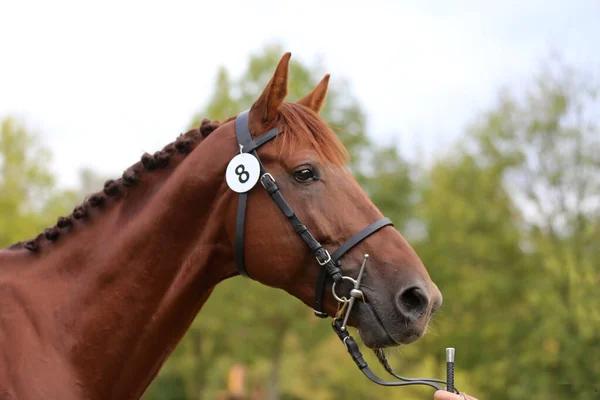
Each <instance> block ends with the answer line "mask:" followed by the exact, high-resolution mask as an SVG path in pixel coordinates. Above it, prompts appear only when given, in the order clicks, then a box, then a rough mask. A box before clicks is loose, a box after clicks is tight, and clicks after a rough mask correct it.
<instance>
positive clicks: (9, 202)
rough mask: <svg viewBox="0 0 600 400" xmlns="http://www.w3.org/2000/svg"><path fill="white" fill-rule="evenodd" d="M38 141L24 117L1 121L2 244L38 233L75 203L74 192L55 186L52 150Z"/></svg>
mask: <svg viewBox="0 0 600 400" xmlns="http://www.w3.org/2000/svg"><path fill="white" fill-rule="evenodd" d="M38 142H39V139H38V137H37V135H35V134H34V133H31V132H29V131H28V130H27V129H26V128H25V126H24V125H23V123H21V122H20V121H18V120H16V119H13V118H5V119H3V120H2V121H1V122H0V215H2V218H1V219H0V248H2V247H5V246H8V245H10V244H13V243H15V242H17V241H21V240H24V239H26V238H31V237H34V236H35V235H37V234H38V233H40V232H41V231H42V229H43V228H45V227H46V226H49V225H51V224H52V223H53V222H54V218H56V215H58V214H60V213H62V212H64V211H65V210H66V209H67V207H69V206H71V205H72V204H74V193H73V192H58V191H56V190H55V189H54V178H53V176H52V174H51V173H50V172H49V162H50V153H49V152H48V150H47V149H45V148H44V147H42V146H40V145H39V144H38Z"/></svg>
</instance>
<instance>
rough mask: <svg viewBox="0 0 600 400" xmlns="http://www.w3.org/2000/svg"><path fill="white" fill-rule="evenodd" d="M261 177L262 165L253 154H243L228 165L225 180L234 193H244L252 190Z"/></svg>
mask: <svg viewBox="0 0 600 400" xmlns="http://www.w3.org/2000/svg"><path fill="white" fill-rule="evenodd" d="M259 177H260V165H259V164H258V160H257V159H256V157H254V156H253V155H252V154H248V153H242V154H238V155H237V156H235V157H233V159H232V160H231V161H229V164H228V165H227V171H226V172H225V179H226V180H227V186H229V187H230V188H231V190H233V191H234V192H237V193H244V192H247V191H248V190H250V189H252V188H253V187H254V185H256V182H258V178H259Z"/></svg>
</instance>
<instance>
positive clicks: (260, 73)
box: [0, 46, 600, 400]
mask: <svg viewBox="0 0 600 400" xmlns="http://www.w3.org/2000/svg"><path fill="white" fill-rule="evenodd" d="M281 54H283V50H282V48H280V47H278V46H269V47H266V48H264V49H263V50H262V51H261V52H259V53H257V54H254V55H252V56H251V57H250V60H249V62H248V66H247V68H246V70H245V72H244V73H243V74H242V75H241V76H239V77H232V76H231V74H230V73H229V72H228V71H227V70H226V69H224V68H222V69H220V70H219V71H218V73H217V79H216V80H215V88H214V92H213V93H212V96H211V98H210V101H209V102H208V104H206V105H205V106H204V107H203V108H202V110H201V112H199V113H198V115H197V116H195V117H194V118H193V120H192V122H191V126H197V125H198V124H199V121H200V120H201V118H203V117H208V118H210V119H224V118H227V117H229V116H231V115H234V114H236V113H238V112H239V111H241V110H244V109H246V108H249V107H250V106H251V104H252V102H253V100H254V99H255V98H256V97H257V96H258V94H259V93H260V90H261V89H262V88H263V87H264V85H265V84H266V82H267V80H268V79H269V78H270V76H271V74H272V71H273V69H274V67H275V65H276V63H277V61H278V60H279V58H280V56H281ZM290 72H291V81H290V88H289V89H290V95H289V100H290V101H294V100H297V99H298V98H300V97H301V96H303V95H305V94H306V93H308V92H309V91H310V90H312V88H313V87H314V86H315V84H316V83H317V82H318V80H319V79H321V77H322V76H323V75H324V72H325V71H324V68H323V66H321V65H305V64H302V63H300V62H298V61H292V64H291V71H290ZM597 89H598V86H597V83H596V82H595V81H594V80H593V78H592V77H590V76H588V75H586V71H575V70H572V69H570V68H569V67H568V66H565V65H563V64H562V63H561V62H560V61H557V60H551V62H549V63H547V66H546V67H545V69H543V70H541V71H540V73H539V75H538V76H537V77H536V79H534V80H532V81H531V82H530V83H529V85H528V86H527V87H525V88H519V89H518V90H508V89H507V90H503V91H501V92H500V93H499V96H498V101H497V102H496V105H495V106H494V107H493V108H491V109H489V110H487V111H486V112H484V113H482V114H480V115H476V116H474V118H473V121H472V123H471V124H470V125H469V126H467V127H466V128H465V130H464V132H463V133H462V135H461V136H460V140H459V141H458V142H457V143H455V146H452V148H448V149H443V151H439V152H438V153H437V154H436V158H435V161H434V162H433V163H430V164H429V165H422V164H417V163H415V162H410V161H408V160H407V159H405V158H403V156H402V155H401V153H400V151H399V149H398V148H396V147H395V146H381V145H378V144H376V143H374V142H373V140H372V139H371V138H370V136H369V135H368V132H366V126H367V125H366V115H365V112H364V110H362V108H361V105H360V102H359V101H358V99H356V98H354V97H353V96H352V94H351V92H350V89H349V85H348V84H347V82H344V81H343V80H341V79H340V78H339V77H335V79H332V84H331V87H330V92H329V96H328V99H327V105H326V107H325V109H324V110H323V114H322V115H323V117H324V118H325V120H326V121H327V122H328V123H329V124H330V125H331V126H332V128H333V129H334V130H335V131H336V132H337V133H338V135H339V137H340V138H341V139H342V141H343V142H344V144H345V145H346V146H347V148H348V149H349V151H350V154H351V156H352V160H351V164H350V168H351V169H352V171H353V172H354V174H355V176H356V177H357V179H358V181H359V183H360V184H361V185H362V186H363V187H364V189H365V190H366V191H367V193H368V194H369V195H370V196H371V198H372V199H373V201H374V202H375V204H377V206H378V207H379V208H380V209H381V210H382V212H383V213H384V214H385V215H387V216H390V217H392V219H393V220H394V221H395V223H396V228H397V229H399V230H400V231H401V232H402V233H403V234H404V235H405V236H406V237H407V239H408V240H409V241H410V242H411V243H412V244H413V245H414V247H415V248H416V250H417V253H418V254H419V255H420V257H421V258H422V260H423V262H424V263H425V265H426V266H427V267H428V270H429V272H430V274H431V275H432V278H433V280H434V281H435V282H436V283H437V284H438V286H439V287H440V290H441V291H442V293H443V294H444V305H443V307H442V308H441V310H440V311H439V312H438V314H436V316H435V317H434V321H432V326H431V328H430V332H429V334H428V335H427V336H426V337H425V338H423V339H422V340H420V341H418V342H417V343H415V344H413V345H410V346H408V347H403V348H401V349H400V350H395V351H391V352H390V353H391V354H390V361H391V363H392V365H393V366H394V367H395V369H396V372H399V373H402V374H404V375H414V376H436V377H443V376H444V371H445V365H444V349H445V348H446V347H456V348H457V377H456V382H457V385H458V386H459V388H460V389H461V390H465V391H467V392H470V393H472V394H474V395H476V396H479V397H480V398H481V399H485V398H487V399H498V398H509V399H524V400H532V399H567V398H568V399H590V398H594V395H596V396H597V395H598V394H597V392H594V391H595V390H598V377H599V376H600V363H598V360H600V290H599V284H600V132H599V127H600V125H599V122H600V108H599V107H598V106H599V104H598V99H597ZM39 143H40V140H39V138H38V137H37V136H36V135H35V134H34V133H32V132H29V131H28V130H27V129H26V127H25V126H24V124H23V123H22V122H21V121H18V120H15V119H14V118H10V117H7V118H5V119H4V120H2V122H1V136H0V213H1V215H2V220H0V246H4V245H9V244H11V243H13V242H15V241H18V240H23V239H25V238H29V237H31V236H33V235H35V234H37V233H38V232H40V231H41V230H42V229H43V228H44V227H45V226H48V225H50V224H51V223H52V222H54V219H55V217H56V216H58V215H61V214H62V213H63V212H65V211H66V210H69V209H71V208H72V207H73V205H74V204H76V203H77V202H78V201H80V200H81V198H82V197H83V196H84V195H85V194H87V193H89V192H91V191H93V190H97V188H98V187H100V186H101V184H100V182H101V181H102V180H101V179H100V178H99V177H98V176H96V175H95V174H94V172H93V171H89V170H86V171H82V173H81V188H80V189H78V190H76V191H74V190H70V191H64V190H62V191H61V190H59V189H57V188H56V186H55V184H54V177H53V176H52V174H51V173H49V172H48V171H49V169H48V163H49V160H50V154H49V152H48V150H46V149H45V148H43V146H41V145H40V144H39ZM404 153H407V152H406V151H404ZM132 161H133V160H132ZM124 167H125V166H124ZM366 356H367V361H369V364H370V365H371V366H372V367H373V368H374V369H375V370H376V372H377V373H378V374H380V375H382V376H384V372H383V371H382V369H381V368H379V367H378V366H377V362H376V360H375V359H374V357H373V356H372V355H370V354H366ZM240 366H241V367H242V368H241V369H240ZM240 371H243V374H242V375H244V379H243V381H244V383H243V385H242V386H243V387H244V391H245V395H244V396H245V397H243V398H245V399H246V398H247V399H259V398H260V399H272V400H275V399H280V400H291V399H322V400H329V399H342V398H350V399H355V398H361V399H382V398H386V399H424V398H431V397H432V395H431V389H427V388H409V389H393V388H383V387H379V386H376V385H375V384H373V383H371V382H370V381H368V380H367V379H366V378H365V377H363V376H362V374H361V373H360V372H359V371H358V369H357V368H356V367H355V365H354V363H353V362H352V361H351V360H350V358H349V357H348V355H347V353H346V351H345V349H344V347H343V345H341V343H339V340H338V339H337V338H336V337H335V336H334V335H333V334H332V332H331V328H330V327H329V323H328V322H326V321H322V320H318V319H317V318H314V317H313V315H312V312H311V310H310V309H309V308H307V307H306V306H304V305H303V304H302V303H300V301H298V300H296V299H294V298H292V297H290V296H289V295H287V294H286V293H285V292H283V291H279V290H275V289H271V288H267V287H264V286H262V285H260V284H258V283H256V282H254V281H251V280H249V279H244V278H240V277H237V278H233V279H230V280H228V281H226V282H224V283H222V284H221V285H219V286H218V287H217V289H216V290H215V291H214V293H213V295H212V296H211V298H210V299H209V301H208V303H207V305H206V306H205V307H204V308H203V310H202V311H201V312H200V314H199V316H198V317H197V319H196V321H195V322H194V324H193V326H192V328H191V329H190V331H189V332H188V333H187V335H186V336H185V338H184V339H183V341H182V342H181V343H180V345H179V346H178V347H177V348H176V350H175V351H174V353H173V355H172V356H171V358H170V359H169V360H168V362H167V363H166V365H165V366H164V368H163V369H162V370H161V372H160V374H159V376H158V377H157V378H156V380H155V381H154V383H153V384H152V386H151V387H150V388H149V390H148V391H147V393H146V394H145V395H144V397H143V398H144V399H145V400H163V399H164V400H196V399H214V398H216V399H230V398H235V397H234V396H233V395H230V394H228V390H227V388H228V386H229V387H233V386H236V385H238V386H239V382H238V383H237V384H236V382H234V381H236V379H239V376H241V375H240ZM230 373H231V375H230ZM236 377H237V378H236ZM594 393H595V394H594Z"/></svg>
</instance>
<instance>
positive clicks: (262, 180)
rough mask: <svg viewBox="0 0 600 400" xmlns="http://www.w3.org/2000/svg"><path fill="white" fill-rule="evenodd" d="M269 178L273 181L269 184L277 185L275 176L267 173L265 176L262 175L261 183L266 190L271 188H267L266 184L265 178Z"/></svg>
mask: <svg viewBox="0 0 600 400" xmlns="http://www.w3.org/2000/svg"><path fill="white" fill-rule="evenodd" d="M267 177H268V178H270V179H271V182H269V184H270V185H273V184H274V183H275V178H273V175H271V174H270V173H268V172H265V173H264V174H262V176H261V177H260V183H261V185H262V186H263V187H264V188H265V189H267V190H269V188H268V187H267V184H265V178H267Z"/></svg>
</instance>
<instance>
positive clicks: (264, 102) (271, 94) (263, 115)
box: [248, 52, 292, 135]
mask: <svg viewBox="0 0 600 400" xmlns="http://www.w3.org/2000/svg"><path fill="white" fill-rule="evenodd" d="M291 56H292V53H289V52H288V53H285V54H284V55H283V57H282V58H281V60H280V61H279V64H278V65H277V68H276V69H275V73H274V74H273V77H272V78H271V80H270V81H269V83H268V84H267V86H266V87H265V89H264V90H263V92H262V94H261V95H260V97H259V98H258V100H256V101H255V102H254V104H253V105H252V108H251V109H250V113H249V115H248V126H249V128H250V132H252V133H253V134H257V135H258V134H261V133H263V132H264V131H266V130H267V128H269V127H270V125H271V124H272V123H273V121H274V120H275V117H276V116H277V114H278V113H279V107H281V105H282V104H283V101H284V100H285V97H286V96H287V92H288V90H287V83H288V70H289V64H290V57H291Z"/></svg>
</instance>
